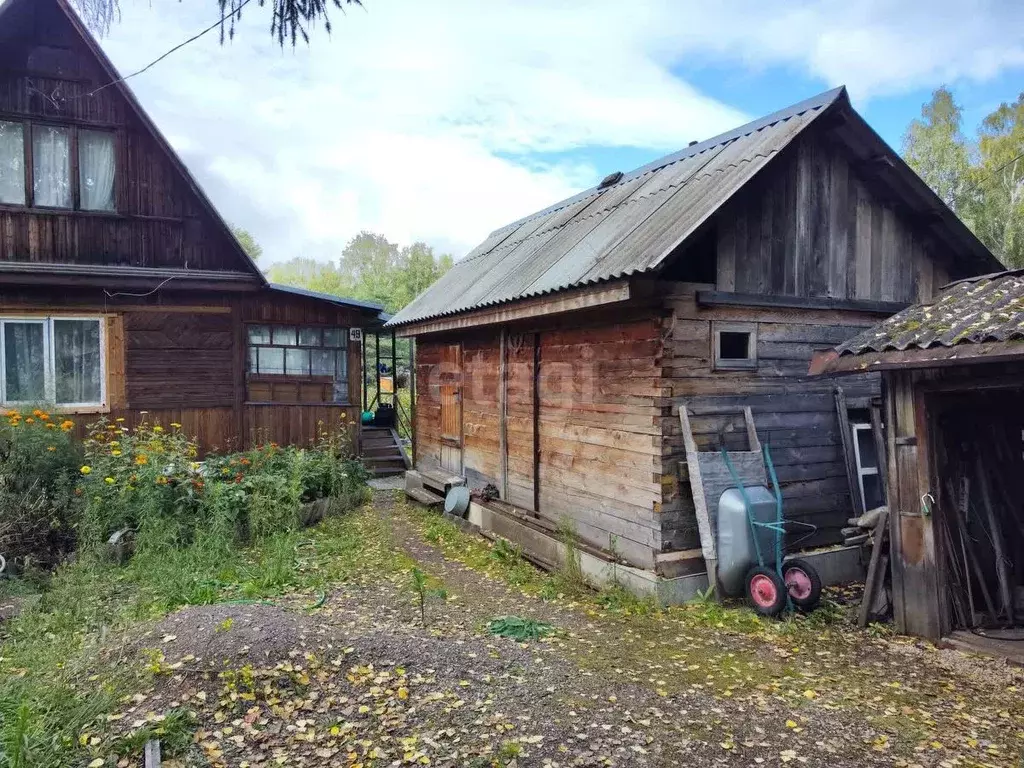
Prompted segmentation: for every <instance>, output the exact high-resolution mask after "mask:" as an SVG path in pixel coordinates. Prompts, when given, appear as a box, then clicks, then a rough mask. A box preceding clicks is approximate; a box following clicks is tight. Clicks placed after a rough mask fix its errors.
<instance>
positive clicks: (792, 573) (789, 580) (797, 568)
mask: <svg viewBox="0 0 1024 768" xmlns="http://www.w3.org/2000/svg"><path fill="white" fill-rule="evenodd" d="M782 579H783V581H785V582H786V589H787V590H788V591H789V597H790V599H791V600H792V601H793V605H795V606H796V607H797V608H800V609H801V610H804V611H811V610H814V608H815V607H816V606H817V605H818V602H819V601H820V600H821V579H820V578H819V577H818V572H817V571H816V570H814V566H812V565H811V564H810V563H808V562H807V561H806V560H799V559H794V560H787V561H786V562H784V563H783V564H782Z"/></svg>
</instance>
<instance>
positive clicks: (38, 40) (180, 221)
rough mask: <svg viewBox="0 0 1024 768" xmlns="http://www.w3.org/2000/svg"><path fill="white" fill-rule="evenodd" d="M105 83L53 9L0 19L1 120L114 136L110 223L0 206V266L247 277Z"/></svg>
mask: <svg viewBox="0 0 1024 768" xmlns="http://www.w3.org/2000/svg"><path fill="white" fill-rule="evenodd" d="M111 79H112V78H111V77H110V76H109V75H108V74H107V73H106V72H105V71H104V69H103V67H102V65H101V63H100V61H99V60H98V59H97V58H96V57H95V56H94V55H93V53H92V52H91V51H90V50H89V48H88V46H87V44H86V42H85V41H84V40H83V39H82V38H81V37H79V35H78V34H77V32H76V31H75V30H74V28H73V27H72V26H71V24H70V23H69V22H68V20H67V18H66V17H65V16H64V14H63V13H62V12H61V11H60V10H59V9H58V7H57V5H56V3H55V2H53V0H38V1H37V2H32V3H23V4H21V5H20V6H18V7H16V8H13V9H11V11H10V12H9V13H8V14H7V15H6V16H5V18H4V26H3V29H0V120H13V121H28V122H29V123H31V122H39V123H44V124H47V125H55V124H56V125H61V126H66V127H69V128H71V129H72V130H76V129H79V128H85V129H99V130H109V131H112V132H113V133H114V135H115V155H116V175H115V179H114V195H115V201H116V213H106V212H91V211H90V212H85V211H70V210H51V209H40V208H25V207H23V206H14V205H3V206H0V260H2V261H18V262H42V263H51V262H59V263H83V264H103V265H125V264H127V265H132V266H144V267H145V266H150V267H186V266H187V267H188V268H190V269H210V270H236V271H250V269H251V267H249V265H248V264H247V263H246V262H245V261H244V259H242V258H241V256H240V255H239V254H238V250H237V247H236V246H235V244H234V242H233V240H232V238H231V237H230V235H229V234H227V233H226V232H225V231H224V229H223V227H222V226H221V225H220V224H219V223H218V222H217V221H216V220H215V218H214V216H215V214H214V213H213V212H212V211H211V210H210V209H209V208H208V206H207V205H206V204H205V203H204V202H203V201H202V200H201V198H200V197H199V196H198V195H197V194H196V191H195V189H194V188H193V187H192V185H191V183H190V181H189V180H188V179H187V178H186V177H185V175H183V174H182V173H181V172H180V170H179V168H178V166H177V165H176V163H175V162H174V161H173V159H172V156H171V155H170V152H169V149H168V148H167V147H166V145H164V144H163V143H162V142H161V141H160V140H158V139H157V138H156V136H154V135H153V134H152V133H151V132H150V131H149V129H148V128H147V127H146V126H145V125H144V124H143V122H142V120H140V119H139V117H138V116H137V114H136V113H135V111H134V109H133V108H132V107H131V105H130V104H129V103H128V101H127V100H126V99H125V98H124V96H123V95H122V94H121V92H120V91H119V89H118V88H116V87H110V88H104V89H102V90H97V89H98V88H99V87H100V86H102V85H106V84H107V83H109V82H110V81H111ZM26 145H28V146H30V139H29V137H28V136H26ZM75 159H76V158H75V153H73V152H72V168H71V176H72V179H73V180H74V179H77V174H78V170H77V167H76V166H75Z"/></svg>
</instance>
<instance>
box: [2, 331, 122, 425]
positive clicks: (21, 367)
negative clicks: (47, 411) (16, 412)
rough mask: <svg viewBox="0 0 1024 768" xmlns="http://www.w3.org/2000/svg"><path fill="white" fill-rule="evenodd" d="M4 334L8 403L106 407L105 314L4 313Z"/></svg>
mask: <svg viewBox="0 0 1024 768" xmlns="http://www.w3.org/2000/svg"><path fill="white" fill-rule="evenodd" d="M0 337H2V340H0V390H2V398H3V402H4V404H5V405H29V404H42V403H50V404H55V405H58V406H61V407H65V408H74V407H100V406H103V405H104V403H105V400H106V392H105V389H106V387H105V378H106V377H105V368H106V364H105V361H104V356H103V350H104V345H103V322H102V320H101V318H98V317H5V318H0Z"/></svg>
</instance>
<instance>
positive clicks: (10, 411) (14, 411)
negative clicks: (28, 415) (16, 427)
mask: <svg viewBox="0 0 1024 768" xmlns="http://www.w3.org/2000/svg"><path fill="white" fill-rule="evenodd" d="M5 415H6V416H7V417H8V418H10V417H12V416H20V415H21V414H20V413H18V411H17V410H15V409H14V408H11V409H10V410H9V411H8V412H7V413H6V414H5Z"/></svg>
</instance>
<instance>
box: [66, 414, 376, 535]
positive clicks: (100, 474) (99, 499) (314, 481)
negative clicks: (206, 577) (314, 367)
mask: <svg viewBox="0 0 1024 768" xmlns="http://www.w3.org/2000/svg"><path fill="white" fill-rule="evenodd" d="M348 445H349V441H348V440H347V439H346V436H345V434H344V432H333V433H331V432H328V431H326V430H324V429H321V433H320V436H319V438H318V440H317V442H316V444H315V445H313V446H312V447H310V448H306V449H303V448H296V447H293V446H288V447H281V446H278V445H276V444H274V443H269V444H266V445H261V446H258V447H256V448H253V449H251V450H248V451H243V452H240V453H233V454H228V455H210V456H207V457H206V458H205V460H203V461H202V462H200V461H198V460H197V456H198V449H197V446H196V443H195V441H193V440H191V439H189V438H188V437H186V436H185V435H184V434H183V433H182V432H181V425H180V424H170V425H169V428H166V429H165V428H164V427H162V426H160V425H148V424H142V425H139V426H138V427H136V428H134V429H128V428H126V427H123V426H122V425H121V422H120V421H114V422H108V421H105V420H102V419H101V420H100V421H99V422H97V423H96V424H94V425H91V426H90V431H89V435H88V437H87V439H86V441H85V463H84V464H83V465H82V467H81V470H80V473H81V480H80V488H81V492H82V498H83V503H84V508H83V513H82V519H81V523H80V526H79V528H80V531H81V536H82V543H83V545H84V546H85V547H86V548H87V549H89V550H91V551H93V552H98V551H100V550H101V549H102V548H103V546H104V544H105V542H106V541H107V539H108V538H109V537H110V536H111V535H112V534H113V533H115V532H116V531H120V530H127V531H130V532H132V533H133V534H134V539H135V548H136V552H137V553H138V554H139V555H143V554H145V553H147V552H160V553H162V552H166V551H168V550H170V549H187V548H190V547H194V546H200V547H201V548H202V549H203V550H204V551H208V552H210V551H212V552H214V553H221V554H223V553H225V552H227V551H229V550H231V549H232V548H234V547H237V546H239V545H243V544H247V543H249V542H251V541H261V540H264V539H267V538H270V537H274V536H276V535H278V534H281V533H288V532H291V531H294V530H296V529H297V528H299V527H300V525H301V523H302V520H303V515H302V507H303V505H304V504H308V503H310V502H314V501H316V500H318V499H324V498H331V499H336V500H337V502H338V503H336V504H333V505H332V508H333V509H339V508H340V509H345V508H351V507H353V506H355V505H357V504H359V503H361V502H362V501H363V500H365V498H366V493H367V486H366V479H367V473H366V470H365V469H364V468H363V466H362V464H360V463H359V462H358V461H357V460H355V459H353V458H352V457H351V455H350V454H349V453H348Z"/></svg>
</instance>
